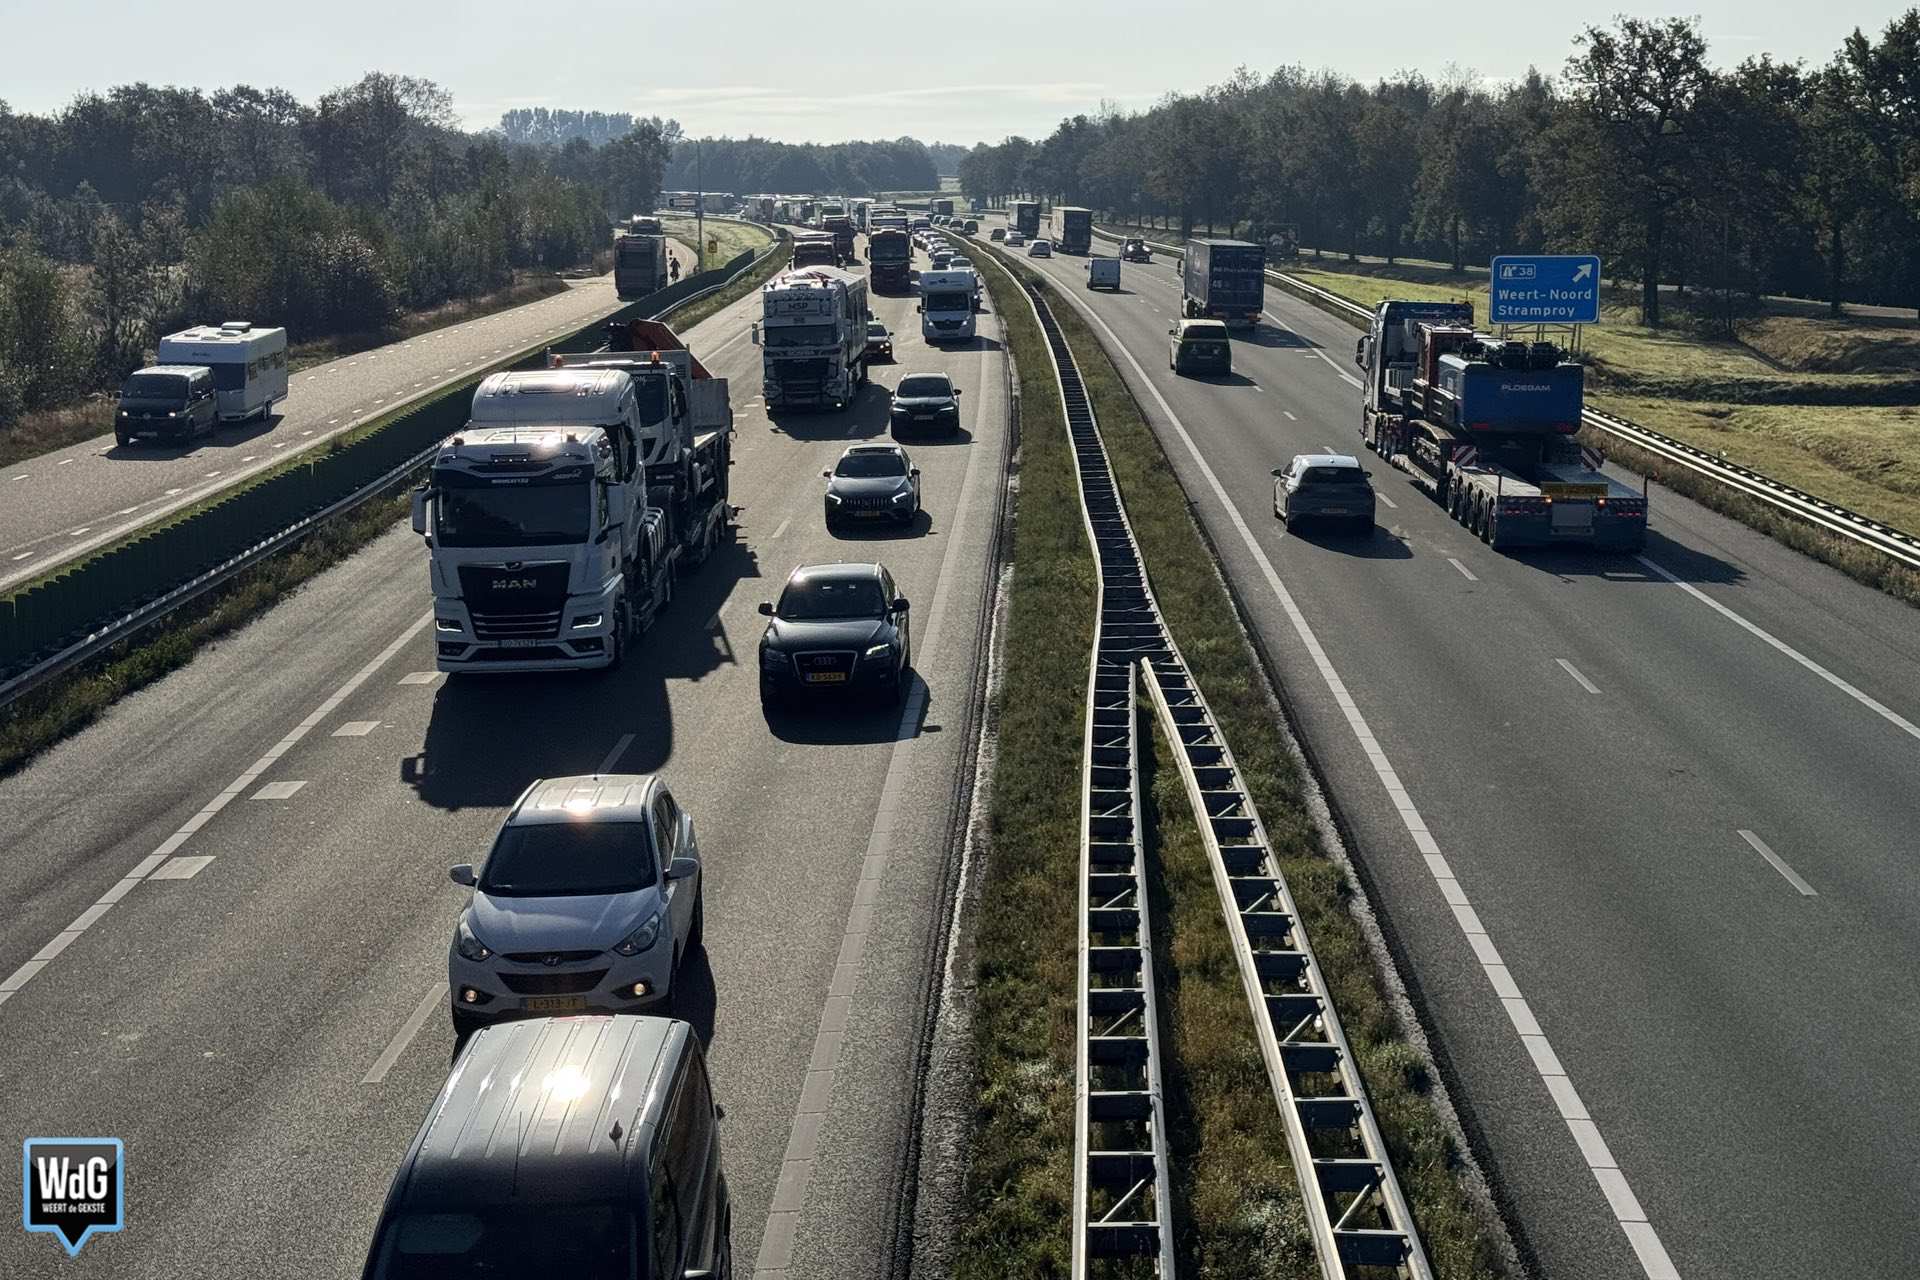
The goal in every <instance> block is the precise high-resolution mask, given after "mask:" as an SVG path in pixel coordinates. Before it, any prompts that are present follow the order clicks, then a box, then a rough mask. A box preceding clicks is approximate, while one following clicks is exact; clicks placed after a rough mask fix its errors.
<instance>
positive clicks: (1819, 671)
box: [1634, 556, 1920, 738]
mask: <svg viewBox="0 0 1920 1280" xmlns="http://www.w3.org/2000/svg"><path fill="white" fill-rule="evenodd" d="M1634 558H1635V559H1637V560H1639V562H1640V563H1641V564H1643V565H1645V566H1647V568H1649V569H1651V570H1653V571H1654V572H1655V573H1657V574H1659V575H1660V576H1661V577H1663V578H1665V579H1666V580H1667V581H1668V582H1671V583H1672V584H1673V585H1674V586H1676V587H1678V588H1680V589H1681V590H1682V591H1684V592H1686V593H1687V594H1688V595H1690V596H1692V597H1693V598H1694V599H1696V600H1698V601H1699V602H1700V603H1701V604H1704V605H1706V606H1707V608H1709V609H1712V610H1713V611H1714V612H1716V613H1718V614H1720V615H1721V616H1722V617H1724V618H1726V619H1728V620H1729V621H1732V622H1735V623H1737V624H1739V625H1740V626H1741V627H1743V628H1745V629H1746V630H1747V631H1749V632H1751V633H1752V634H1753V635H1756V636H1758V637H1759V638H1760V639H1762V640H1764V641H1766V642H1767V643H1768V644H1770V645H1772V646H1773V647H1774V648H1776V649H1778V650H1779V651H1780V652H1781V653H1784V654H1786V655H1787V656H1788V657H1789V658H1792V659H1793V660H1794V661H1795V662H1797V663H1799V664H1800V665H1801V666H1803V667H1805V668H1806V669H1807V670H1809V671H1811V672H1813V674H1815V675H1817V676H1819V677H1820V678H1821V679H1822V680H1825V681H1826V682H1827V683H1828V684H1830V685H1832V686H1833V687H1834V688H1836V689H1838V690H1840V692H1842V693H1844V694H1846V695H1847V696H1848V697H1849V698H1852V699H1853V700H1854V701H1855V702H1858V703H1859V704H1860V705H1861V706H1863V707H1865V708H1867V709H1868V710H1869V711H1872V712H1874V713H1876V714H1877V715H1879V716H1881V717H1882V718H1884V719H1885V720H1886V721H1887V723H1888V724H1891V725H1894V726H1895V727H1896V728H1900V729H1903V730H1905V731H1906V732H1907V733H1908V734H1910V735H1911V736H1913V737H1915V738H1920V725H1917V724H1915V723H1914V722H1913V721H1911V720H1909V719H1907V718H1906V717H1905V716H1903V715H1901V714H1900V713H1899V712H1897V711H1895V710H1894V709H1893V708H1891V707H1889V706H1887V705H1886V704H1884V703H1882V702H1880V701H1878V700H1876V699H1874V698H1872V697H1870V696H1869V695H1867V694H1865V693H1863V692H1861V691H1860V690H1859V689H1856V688H1855V687H1854V686H1852V685H1850V684H1848V683H1847V682H1846V681H1845V680H1842V679H1841V678H1840V677H1839V676H1837V675H1835V674H1834V673H1833V672H1831V671H1829V670H1827V669H1826V668H1825V667H1823V666H1821V665H1820V664H1819V663H1817V662H1815V661H1814V660H1813V659H1812V658H1809V657H1808V656H1807V655H1806V654H1804V653H1801V652H1800V651H1799V650H1798V649H1796V648H1794V647H1793V646H1792V645H1790V644H1788V643H1787V642H1786V641H1784V640H1781V639H1779V638H1778V637H1776V636H1774V635H1772V634H1771V633H1770V632H1767V631H1763V630H1761V629H1760V628H1759V627H1757V626H1755V625H1754V624H1753V623H1751V622H1748V621H1747V620H1746V619H1745V618H1743V617H1741V616H1740V615H1739V614H1737V613H1735V612H1734V611H1733V610H1731V609H1729V608H1727V606H1725V605H1723V604H1721V603H1720V602H1719V601H1718V600H1715V599H1714V598H1713V597H1712V596H1710V595H1708V594H1707V593H1706V592H1704V591H1702V590H1700V589H1699V588H1698V587H1696V586H1694V585H1693V584H1692V583H1690V582H1682V581H1680V579H1679V578H1677V577H1675V576H1674V575H1673V574H1671V573H1669V572H1667V571H1666V570H1665V569H1663V568H1662V567H1660V566H1659V565H1657V564H1655V563H1654V562H1653V561H1651V560H1649V559H1647V558H1646V557H1645V556H1636V557H1634Z"/></svg>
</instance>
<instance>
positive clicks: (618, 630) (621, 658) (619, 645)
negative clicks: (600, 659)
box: [606, 600, 633, 671]
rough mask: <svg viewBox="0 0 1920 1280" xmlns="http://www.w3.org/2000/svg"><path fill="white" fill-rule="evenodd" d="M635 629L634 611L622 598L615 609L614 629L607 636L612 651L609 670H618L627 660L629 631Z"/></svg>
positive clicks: (608, 656) (609, 658)
mask: <svg viewBox="0 0 1920 1280" xmlns="http://www.w3.org/2000/svg"><path fill="white" fill-rule="evenodd" d="M631 630H633V611H632V610H631V609H630V608H629V607H628V606H627V602H626V601H625V600H622V601H621V602H620V603H619V604H617V605H615V606H614V609H613V630H612V631H611V632H610V633H609V634H608V636H607V644H608V645H609V647H610V648H611V649H612V652H611V653H610V654H608V655H607V666H606V669H607V670H608V671H618V670H619V669H620V664H621V663H623V662H625V661H626V660H627V633H628V632H630V631H631Z"/></svg>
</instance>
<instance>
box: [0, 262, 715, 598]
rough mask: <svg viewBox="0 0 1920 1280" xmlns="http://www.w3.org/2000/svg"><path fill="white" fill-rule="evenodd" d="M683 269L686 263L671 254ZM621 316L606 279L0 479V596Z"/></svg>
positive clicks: (337, 363) (46, 457)
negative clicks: (544, 343)
mask: <svg viewBox="0 0 1920 1280" xmlns="http://www.w3.org/2000/svg"><path fill="white" fill-rule="evenodd" d="M674 252H675V253H676V255H677V256H678V257H679V258H680V259H681V261H682V262H683V263H691V262H692V261H693V251H692V249H690V248H689V247H687V246H686V245H683V244H679V243H677V242H676V243H675V245H674ZM620 305H621V303H620V300H619V299H618V298H617V297H615V296H614V292H613V277H612V276H611V275H606V276H597V277H594V278H592V279H587V280H577V281H574V282H572V283H571V286H570V287H569V288H568V289H567V290H566V291H565V292H564V293H556V294H553V295H552V296H550V297H546V298H542V299H540V300H539V301H538V302H530V303H527V304H526V305H525V306H520V307H512V308H509V309H508V310H506V311H497V312H495V313H494V314H492V315H489V316H481V317H480V318H478V319H475V320H468V321H466V322H465V323H462V324H455V325H448V326H447V327H445V328H443V329H433V330H429V331H428V332H426V333H423V334H420V335H418V336H416V337H412V338H408V339H407V340H406V341H404V342H396V343H393V344H392V345H390V346H385V347H376V348H374V349H372V350H369V351H362V352H359V353H357V354H355V355H350V356H344V357H342V358H340V359H338V360H330V361H328V362H327V363H326V364H319V365H314V366H312V367H310V368H307V369H302V370H301V371H300V372H298V373H295V374H293V375H291V377H289V379H288V381H287V398H286V399H285V400H282V401H281V402H280V403H279V404H278V405H277V406H275V408H276V410H277V412H276V414H275V416H274V417H272V418H269V419H267V420H266V421H253V422H238V423H228V424H223V425H222V426H221V427H220V428H219V429H218V430H216V431H214V432H213V433H212V434H211V435H208V436H205V437H203V438H201V439H199V440H195V441H192V442H191V443H189V444H186V445H168V444H154V443H136V444H133V445H131V446H129V447H127V448H124V449H123V448H121V447H120V446H118V445H117V444H115V443H114V439H113V433H112V432H111V431H109V432H107V433H106V434H105V435H102V436H99V437H96V438H95V439H92V440H89V441H86V442H85V443H84V444H76V445H69V446H68V447H67V448H65V449H60V450H56V451H55V452H53V453H46V454H42V455H41V456H39V457H37V458H29V459H27V460H26V461H25V462H18V463H15V464H14V465H13V466H10V467H5V468H0V498H3V499H4V500H0V587H5V586H7V585H9V584H11V583H14V582H18V581H20V580H22V579H25V578H31V577H34V576H35V575H38V574H41V573H44V572H46V571H47V570H48V569H49V568H51V567H52V566H54V565H57V564H60V563H62V562H63V561H66V560H68V559H71V558H73V557H74V556H78V555H83V554H85V553H86V552H88V551H91V550H92V549H93V548H95V547H98V546H102V545H104V544H106V543H108V542H111V541H113V540H114V539H116V538H119V537H121V536H123V535H125V534H126V533H127V532H128V531H129V530H132V529H136V528H138V527H140V526H141V525H143V524H146V523H147V522H149V521H151V520H157V519H159V518H161V517H163V516H165V515H166V514H168V513H169V512H172V511H177V510H179V509H180V508H182V507H186V506H190V505H192V504H193V503H195V502H198V501H199V500H201V499H202V498H204V497H206V496H207V495H208V494H210V493H215V492H217V491H219V490H221V489H224V488H226V487H227V486H228V485H231V484H234V483H235V482H237V481H239V480H242V479H245V478H246V477H247V476H249V475H252V474H254V473H256V472H259V471H264V470H266V469H267V468H268V467H271V466H274V465H276V464H277V463H279V462H280V461H281V460H282V459H284V458H286V457H288V456H290V455H292V454H295V453H299V452H300V451H301V450H303V449H308V448H311V447H312V446H314V445H316V444H319V443H321V442H322V441H324V440H326V439H327V437H329V436H333V435H338V434H339V433H340V432H342V431H349V430H351V429H353V428H354V427H356V426H358V425H359V424H360V423H362V422H365V421H367V420H368V419H371V418H376V417H379V416H380V415H381V414H383V413H388V412H390V411H392V410H393V409H394V408H395V407H396V406H398V405H400V404H403V403H405V402H406V401H408V400H413V399H417V398H419V397H420V396H423V395H426V394H428V393H429V392H431V391H433V390H434V389H436V388H438V387H441V386H444V385H446V384H447V383H450V382H457V381H459V380H460V379H462V378H465V377H467V376H469V375H470V374H472V373H473V372H474V371H475V370H476V369H482V368H485V367H486V366H487V365H490V364H493V363H495V362H497V361H499V360H500V359H501V358H502V357H503V356H505V355H508V354H511V353H512V352H515V351H519V350H524V349H525V348H527V347H531V346H535V345H537V344H538V343H539V342H540V341H541V340H542V339H545V338H556V337H559V336H561V335H563V334H567V333H571V332H573V331H574V330H576V329H578V328H580V327H581V326H583V325H586V324H590V323H592V322H593V321H594V320H595V319H597V318H599V317H600V316H604V315H608V314H610V313H611V312H612V311H613V310H614V309H615V308H617V307H619V306H620Z"/></svg>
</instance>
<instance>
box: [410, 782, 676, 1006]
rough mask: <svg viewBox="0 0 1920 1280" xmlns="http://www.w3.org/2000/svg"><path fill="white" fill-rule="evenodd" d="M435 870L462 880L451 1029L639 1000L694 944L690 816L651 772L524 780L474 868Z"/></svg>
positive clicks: (665, 981)
mask: <svg viewBox="0 0 1920 1280" xmlns="http://www.w3.org/2000/svg"><path fill="white" fill-rule="evenodd" d="M448 874H449V875H450V876H451V877H452V879H453V882H454V883H455V884H458V885H465V886H467V887H469V888H471V889H472V890H473V898H472V900H471V902H469V904H468V906H467V909H466V910H465V911H463V912H462V913H461V914H460V920H459V923H458V924H457V925H455V927H454V934H453V944H452V946H451V947H449V948H448V952H447V976H448V981H449V983H450V985H451V988H452V1003H453V1028H454V1031H455V1033H456V1034H458V1035H460V1036H462V1037H464V1036H466V1035H467V1034H468V1033H470V1032H472V1031H473V1030H475V1029H476V1028H478V1027H480V1026H481V1025H483V1024H485V1023H488V1022H494V1021H498V1020H500V1019H502V1018H511V1017H525V1016H533V1015H542V1014H547V1015H551V1014H568V1013H585V1012H596V1013H635V1012H639V1011H642V1010H645V1009H649V1008H652V1007H654V1006H656V1005H659V1004H661V1003H663V1002H665V1001H667V1000H668V999H670V998H671V996H672V994H673V982H674V976H675V974H676V973H677V972H678V970H679V967H680V958H681V957H682V956H683V955H684V954H685V953H686V952H687V950H688V949H690V948H692V947H697V946H699V945H700V936H701V926H702V923H703V916H704V914H705V913H704V911H703V904H702V902H701V898H700V850H699V847H698V845H697V843H696V841H695V839H694V832H693V819H692V818H691V817H689V816H688V815H687V814H686V813H685V811H683V810H682V809H681V808H680V806H679V805H678V804H677V803H675V801H674V798H673V796H672V795H671V794H670V793H669V792H668V790H667V788H666V786H665V785H664V784H663V783H662V782H661V781H660V780H659V779H658V778H654V777H649V776H640V775H633V774H597V775H592V776H588V777H573V778H548V779H545V780H543V781H540V782H536V783H534V784H533V785H532V786H530V787H528V788H527V789H526V791H524V792H522V793H521V796H520V798H519V800H517V801H515V802H514V806H513V808H512V810H510V811H509V812H508V814H507V819H506V822H505V823H504V824H503V825H502V826H501V828H500V833H499V835H498V836H496V837H495V838H494V842H493V849H492V850H491V851H490V852H489V853H488V854H487V859H486V862H485V863H484V864H483V865H482V866H481V867H480V869H479V871H478V872H477V873H476V871H475V869H474V867H473V866H472V865H471V864H468V863H462V864H461V865H459V866H456V867H454V868H452V869H451V871H449V873H448Z"/></svg>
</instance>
